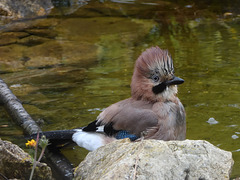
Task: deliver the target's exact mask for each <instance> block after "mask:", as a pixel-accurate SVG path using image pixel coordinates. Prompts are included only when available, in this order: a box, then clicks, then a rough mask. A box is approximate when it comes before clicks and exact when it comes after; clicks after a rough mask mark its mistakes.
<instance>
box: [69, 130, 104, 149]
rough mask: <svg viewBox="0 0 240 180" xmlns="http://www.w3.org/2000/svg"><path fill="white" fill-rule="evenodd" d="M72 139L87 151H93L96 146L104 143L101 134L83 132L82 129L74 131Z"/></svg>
mask: <svg viewBox="0 0 240 180" xmlns="http://www.w3.org/2000/svg"><path fill="white" fill-rule="evenodd" d="M72 140H73V141H74V142H75V143H77V145H78V146H80V147H83V148H85V149H87V150H89V151H94V150H96V149H97V148H99V147H101V146H103V145H105V143H104V139H103V136H102V135H101V134H98V133H93V132H85V131H82V130H78V131H77V132H76V133H74V134H73V136H72Z"/></svg>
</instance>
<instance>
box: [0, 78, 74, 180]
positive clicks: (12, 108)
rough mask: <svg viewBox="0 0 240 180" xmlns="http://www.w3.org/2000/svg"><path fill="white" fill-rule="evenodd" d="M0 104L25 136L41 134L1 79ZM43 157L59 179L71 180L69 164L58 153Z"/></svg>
mask: <svg viewBox="0 0 240 180" xmlns="http://www.w3.org/2000/svg"><path fill="white" fill-rule="evenodd" d="M0 103H1V104H2V105H3V106H4V108H5V109H6V111H7V112H8V114H9V115H10V117H11V118H12V119H13V121H15V122H16V124H18V125H20V126H21V127H22V128H23V130H24V132H25V133H26V134H29V135H32V134H36V133H37V132H42V130H41V128H40V127H39V126H38V125H37V123H36V122H35V121H34V120H33V119H32V118H31V116H30V115H29V114H28V113H27V111H26V110H25V109H24V107H23V106H22V104H21V102H20V100H19V99H18V98H17V97H16V96H15V95H14V94H13V93H12V91H11V90H10V89H9V88H8V86H7V84H6V83H5V82H4V81H3V80H2V79H0ZM45 155H46V157H47V161H49V162H51V165H52V166H51V167H53V168H54V169H55V171H56V172H57V174H58V175H59V176H61V179H66V180H68V179H72V178H73V172H72V171H73V167H72V165H71V163H70V162H69V161H68V160H67V159H66V158H65V157H64V156H63V155H62V154H61V153H60V152H59V151H57V152H56V151H55V152H54V151H53V150H51V149H48V150H47V151H46V152H45Z"/></svg>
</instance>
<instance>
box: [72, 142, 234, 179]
mask: <svg viewBox="0 0 240 180" xmlns="http://www.w3.org/2000/svg"><path fill="white" fill-rule="evenodd" d="M232 166H233V159H232V153H231V152H227V151H224V150H221V149H219V148H217V147H215V146H213V145H212V144H210V143H209V142H207V141H204V140H185V141H159V140H143V141H140V142H135V143H131V142H130V141H129V140H128V139H124V140H119V141H114V142H113V143H110V144H108V145H106V146H103V147H101V148H99V149H97V150H96V151H94V152H90V153H89V154H88V155H87V157H86V158H85V160H84V161H83V162H81V163H80V165H79V166H78V167H77V168H76V170H75V172H74V177H75V179H76V180H77V179H98V180H100V179H104V180H106V179H139V180H144V179H229V177H230V173H231V169H232Z"/></svg>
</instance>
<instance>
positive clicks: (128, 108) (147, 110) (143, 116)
mask: <svg viewBox="0 0 240 180" xmlns="http://www.w3.org/2000/svg"><path fill="white" fill-rule="evenodd" d="M152 106H153V104H152V103H149V102H146V101H136V100H135V101H134V100H133V99H132V98H129V99H126V100H123V101H120V102H118V103H115V104H113V105H111V106H109V107H108V108H106V109H105V110H104V111H103V112H102V113H100V114H99V116H98V118H97V124H99V125H105V126H106V127H108V128H109V130H113V131H119V130H126V131H129V132H130V133H133V134H135V135H137V136H140V135H141V132H143V131H146V130H147V129H149V128H152V127H155V126H157V124H158V116H157V114H156V113H154V112H153V111H152Z"/></svg>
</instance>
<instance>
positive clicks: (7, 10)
mask: <svg viewBox="0 0 240 180" xmlns="http://www.w3.org/2000/svg"><path fill="white" fill-rule="evenodd" d="M52 8H53V5H52V3H51V1H49V0H34V1H31V0H18V1H15V0H1V1H0V15H2V16H6V17H9V18H11V19H21V18H34V17H38V16H45V15H47V14H49V12H50V10H51V9H52Z"/></svg>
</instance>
